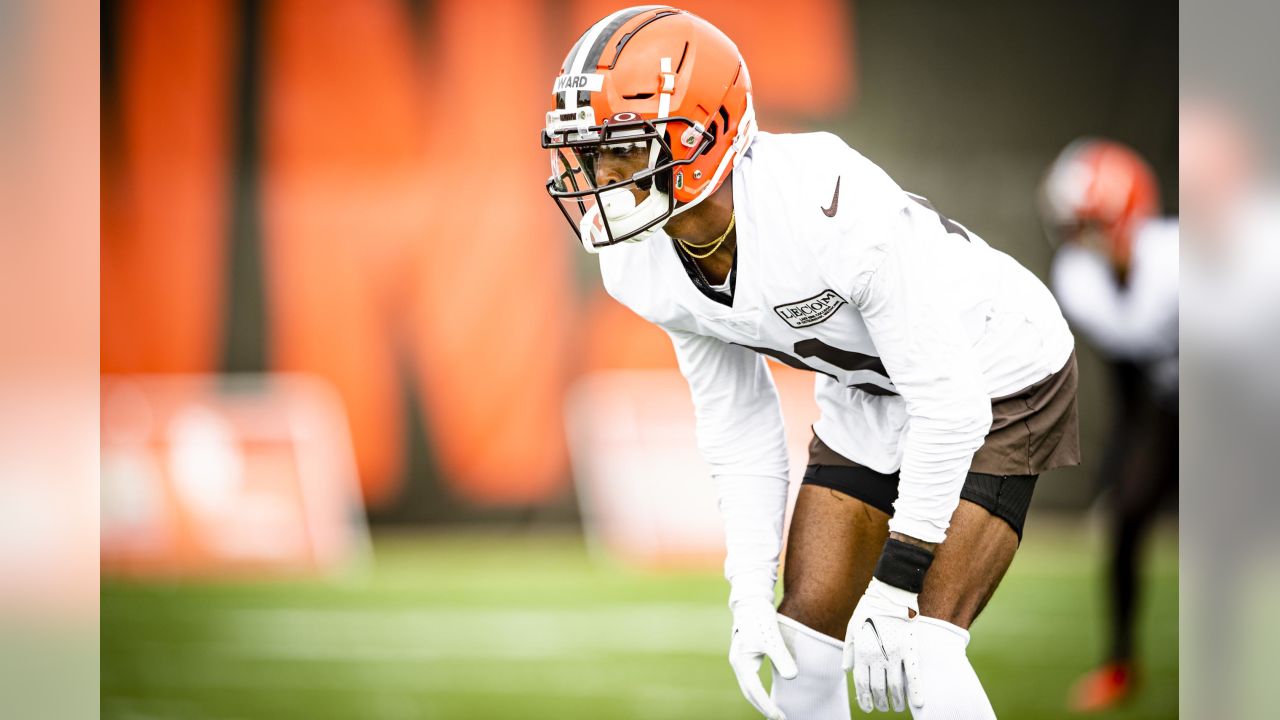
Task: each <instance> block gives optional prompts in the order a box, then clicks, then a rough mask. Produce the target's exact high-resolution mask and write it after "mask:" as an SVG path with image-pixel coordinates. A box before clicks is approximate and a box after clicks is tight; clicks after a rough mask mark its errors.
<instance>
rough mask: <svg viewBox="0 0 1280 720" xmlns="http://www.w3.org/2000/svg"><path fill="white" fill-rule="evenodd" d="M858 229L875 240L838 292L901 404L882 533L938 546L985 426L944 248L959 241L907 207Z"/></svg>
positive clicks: (978, 381)
mask: <svg viewBox="0 0 1280 720" xmlns="http://www.w3.org/2000/svg"><path fill="white" fill-rule="evenodd" d="M918 212H923V211H918ZM858 231H859V232H861V233H866V234H871V235H874V236H876V237H878V238H881V239H882V241H881V242H879V243H877V245H876V249H875V252H874V253H873V254H868V255H866V256H864V260H868V261H869V264H867V265H862V266H859V267H853V268H847V269H846V270H845V272H846V273H847V276H848V277H849V278H850V279H849V281H848V284H847V285H845V287H848V288H849V293H850V297H851V299H852V302H853V303H854V304H855V306H856V307H858V309H859V310H860V311H861V313H862V317H863V320H864V321H865V322H866V325H867V329H868V331H869V333H870V335H871V339H872V342H873V343H874V344H875V346H876V351H877V352H878V353H879V355H880V359H881V361H882V362H883V363H884V366H885V369H886V370H887V371H888V373H889V376H890V378H892V380H893V383H894V385H895V387H896V388H897V391H898V394H899V395H901V396H902V398H903V399H904V400H905V402H906V407H907V430H906V436H905V438H904V447H903V458H902V467H901V472H900V480H899V485H898V499H897V501H896V502H895V503H894V517H893V519H892V520H890V522H889V529H890V530H892V531H895V532H900V533H903V534H906V535H909V536H911V537H914V538H917V539H920V540H923V541H926V542H934V543H936V542H942V540H943V539H945V537H946V531H947V528H948V527H949V525H950V520H951V515H952V513H953V512H955V509H956V506H957V505H958V504H959V502H960V491H961V488H962V487H963V486H964V479H965V476H966V475H967V474H968V471H969V465H970V463H971V462H972V460H973V454H974V452H976V451H977V449H978V448H979V447H981V445H982V442H983V440H984V438H985V437H986V435H987V432H988V431H989V430H990V429H991V419H992V418H991V401H990V399H989V398H988V397H987V394H986V392H985V390H984V385H983V382H982V375H981V370H980V368H979V364H978V358H977V357H976V353H975V351H974V350H973V349H972V347H971V344H970V343H969V342H968V340H967V337H966V334H965V332H964V330H963V327H962V325H961V318H960V317H959V313H958V311H957V310H956V309H955V303H954V302H949V300H948V292H947V288H948V286H949V285H952V284H954V283H955V282H958V279H957V278H954V277H952V276H950V275H949V273H954V272H955V269H954V267H953V266H951V264H950V263H948V262H947V260H946V257H947V255H948V253H947V252H943V250H944V249H945V246H943V245H941V244H942V243H948V242H949V243H962V242H965V241H964V240H962V239H961V238H958V237H953V236H949V235H948V234H947V233H946V232H945V231H944V229H943V228H941V226H939V225H938V224H937V223H936V221H935V222H932V223H930V222H924V221H921V222H912V213H911V211H910V210H909V209H901V210H897V211H893V212H882V213H879V214H878V215H876V216H874V217H869V218H865V219H864V222H863V223H861V227H859V228H858Z"/></svg>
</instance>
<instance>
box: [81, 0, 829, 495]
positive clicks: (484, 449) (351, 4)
mask: <svg viewBox="0 0 1280 720" xmlns="http://www.w3.org/2000/svg"><path fill="white" fill-rule="evenodd" d="M623 5H624V3H607V2H597V1H595V0H577V1H576V2H573V3H570V4H569V5H568V7H567V8H566V12H564V13H563V14H560V13H557V14H556V15H555V16H554V17H547V16H546V10H547V6H545V5H542V4H537V3H528V2H519V1H516V0H510V1H508V2H488V3H477V2H468V1H466V0H438V1H437V2H433V3H428V4H426V5H425V6H422V7H424V8H425V10H423V11H421V12H420V14H419V13H416V12H415V11H414V10H413V8H412V6H411V4H410V3H406V2H403V1H402V0H332V1H330V2H326V3H324V4H323V5H317V4H315V3H310V2H306V1H305V0H273V1H272V2H267V3H261V4H257V3H240V4H232V3H225V2H212V1H209V0H197V1H193V2H181V3H169V2H161V1H159V0H135V1H133V2H124V3H121V4H120V5H119V6H118V8H119V9H118V12H119V14H120V19H119V25H120V36H121V41H120V43H119V53H120V55H119V59H118V67H119V75H120V77H119V82H118V86H119V88H120V93H119V98H118V103H117V105H116V106H115V107H107V109H105V110H104V118H103V127H104V131H103V220H102V259H103V260H102V287H103V289H102V297H103V310H102V326H103V343H102V370H103V372H104V373H121V372H194V371H209V370H218V369H219V367H218V365H219V357H220V353H221V352H222V350H223V343H224V341H225V338H226V337H227V333H226V330H227V328H225V327H223V325H224V318H225V317H227V316H228V313H227V311H226V308H227V303H228V302H229V301H230V300H231V298H229V297H228V293H229V290H228V288H227V287H226V280H227V277H228V274H229V272H230V265H229V254H230V245H231V243H230V239H231V237H232V232H233V231H234V229H233V225H232V223H231V222H230V220H231V214H232V212H233V207H232V205H233V203H232V198H231V197H230V191H231V189H232V187H233V186H232V183H231V174H232V169H233V165H232V158H233V149H234V147H235V144H234V141H235V137H234V136H235V133H236V132H242V131H244V129H243V128H240V129H237V128H236V127H235V123H234V122H233V118H235V117H236V114H235V113H236V111H237V108H236V107H234V105H235V103H236V98H237V94H236V92H235V89H236V88H235V87H234V85H235V79H236V77H237V72H239V69H240V67H241V65H240V63H242V62H244V58H243V54H244V53H243V52H242V51H243V49H244V48H243V38H242V37H240V35H239V33H240V29H241V28H243V27H244V22H243V21H244V18H243V17H241V16H240V14H239V13H240V9H243V8H253V9H254V10H253V11H254V12H258V13H260V15H259V16H258V17H259V18H260V20H261V23H262V24H261V46H260V48H261V59H260V63H261V67H260V68H258V70H259V73H260V75H259V79H258V82H259V94H260V97H259V101H258V106H257V107H256V108H254V110H255V112H254V113H251V114H248V115H247V116H248V117H250V118H252V122H254V123H256V125H255V127H254V130H255V131H256V132H257V137H258V146H259V148H260V149H259V152H260V157H259V158H257V159H256V160H257V162H256V164H255V165H253V166H252V169H253V170H254V171H256V172H258V173H259V174H258V175H257V176H256V177H257V185H258V187H260V188H261V195H260V197H259V198H258V201H259V203H260V207H261V227H260V228H257V234H258V236H260V238H261V245H260V247H258V248H257V249H256V250H257V252H259V253H260V255H261V261H262V267H263V273H262V275H263V283H264V284H265V288H264V306H265V307H264V310H263V312H265V324H264V327H265V328H266V341H265V346H266V349H267V353H268V354H267V357H266V363H267V365H268V367H267V368H265V369H269V370H281V371H296V372H306V373H314V374H317V375H319V376H321V377H323V378H325V379H327V380H328V381H329V382H330V383H332V384H333V385H334V386H335V387H336V389H337V390H338V392H339V394H340V396H341V398H342V400H343V403H344V405H345V406H346V411H347V414H348V416H349V418H350V422H351V427H352V434H353V441H354V445H355V449H356V457H357V463H358V468H359V473H360V478H361V483H362V487H363V489H364V493H365V496H366V499H367V501H368V502H369V503H370V504H371V505H374V506H378V505H387V504H390V503H392V502H394V501H395V499H396V498H397V497H398V496H399V493H400V492H401V489H402V485H403V480H404V478H403V475H404V472H405V458H406V456H407V451H406V447H405V442H404V440H405V433H406V428H405V424H404V419H405V399H406V397H407V396H408V395H407V394H412V395H413V396H415V397H416V398H417V400H418V402H419V403H420V405H421V407H422V408H423V409H424V410H425V414H426V426H427V431H428V433H429V434H430V439H429V444H430V447H431V453H432V456H433V458H435V461H436V463H437V465H438V467H439V469H440V470H441V474H442V475H443V477H444V478H445V480H446V482H447V483H448V486H449V487H451V488H452V489H453V491H455V492H456V493H457V494H459V495H460V496H461V497H463V498H466V499H469V500H471V501H474V502H477V503H481V504H502V503H530V502H540V501H545V500H548V499H551V498H554V497H557V496H558V495H560V494H561V493H562V492H563V491H564V490H565V489H566V488H567V482H568V474H569V471H568V467H567V461H566V455H565V448H564V432H563V421H562V408H561V404H562V401H563V400H562V398H563V395H564V390H565V387H566V386H567V384H568V382H569V380H570V379H571V378H572V376H574V375H576V374H578V373H580V372H582V371H584V370H587V369H591V368H596V367H629V366H636V365H639V366H654V365H660V366H668V367H670V366H672V364H673V359H672V357H671V352H670V349H669V347H668V344H667V341H666V338H665V336H663V335H662V333H661V332H660V331H657V330H656V329H654V328H652V327H649V326H647V325H645V324H644V323H643V321H641V320H639V319H638V318H635V317H634V316H632V315H631V314H630V313H629V312H627V311H625V310H624V309H622V308H620V307H619V306H616V305H614V304H612V301H611V300H608V299H607V298H605V297H604V295H603V293H602V292H601V291H600V290H599V285H598V283H597V282H592V283H591V284H590V289H589V290H588V291H587V292H586V293H585V295H584V294H583V293H582V292H580V291H578V290H577V289H575V287H576V285H577V284H578V281H577V280H575V272H574V266H575V263H578V262H584V260H583V258H581V257H579V255H580V251H579V250H578V249H577V248H576V245H575V244H574V243H573V242H572V235H571V233H570V231H569V229H568V228H567V227H564V223H563V220H562V218H561V217H560V215H559V213H558V211H557V210H556V209H555V206H554V204H553V203H552V202H551V201H550V200H549V199H548V198H547V197H546V195H545V192H544V190H543V182H544V180H545V177H546V173H547V164H546V158H545V157H544V155H543V153H542V151H541V150H540V149H539V148H538V145H537V139H536V137H537V133H538V131H539V129H540V128H541V125H542V119H543V116H544V114H545V112H546V110H547V109H548V108H549V107H550V105H549V103H550V87H551V82H552V79H553V76H554V74H555V72H556V68H557V67H558V66H559V61H560V59H561V58H562V57H563V54H564V52H566V51H567V49H568V48H569V47H570V46H571V45H572V42H573V40H574V39H575V38H576V36H577V34H578V33H580V32H582V31H583V30H584V29H585V28H587V27H588V26H589V25H590V24H591V23H592V22H594V21H595V20H596V19H598V18H599V17H602V16H604V15H605V14H607V13H609V12H611V11H612V10H614V9H617V8H618V7H622V6H623ZM689 8H690V9H692V10H694V11H695V12H699V13H700V14H703V15H704V16H705V17H707V18H708V19H710V20H711V21H712V22H715V23H717V24H720V25H721V26H722V27H723V28H724V29H725V30H726V32H728V33H729V34H730V35H731V36H733V37H734V38H735V39H736V41H737V42H738V43H739V45H740V46H741V48H742V50H743V52H744V54H745V55H746V57H747V58H748V61H749V63H750V67H751V69H752V76H753V80H754V82H755V85H756V89H757V93H758V107H759V109H760V114H761V116H762V125H763V126H764V127H765V129H779V125H778V124H777V123H776V122H773V123H771V122H770V119H771V118H779V119H780V121H783V122H790V121H794V119H796V118H805V117H815V116H820V115H824V114H829V113H832V112H835V111H836V110H838V109H840V108H842V107H845V106H846V104H847V103H848V102H849V101H850V98H851V96H852V88H853V77H854V74H853V70H852V67H853V65H852V38H851V37H849V32H848V27H849V23H848V17H847V15H846V13H847V12H848V10H847V9H846V8H845V6H844V5H842V4H840V3H837V2H833V1H829V0H796V1H795V2H790V3H787V4H786V5H785V6H781V5H777V4H773V3H767V4H766V3H734V2H728V1H721V0H705V1H700V2H693V3H689ZM239 240H240V241H241V242H242V243H243V240H244V238H239ZM585 262H590V261H589V260H585Z"/></svg>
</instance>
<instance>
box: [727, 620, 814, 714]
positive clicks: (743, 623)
mask: <svg viewBox="0 0 1280 720" xmlns="http://www.w3.org/2000/svg"><path fill="white" fill-rule="evenodd" d="M765 657H768V658H769V661H770V662H772V663H773V667H774V668H776V669H777V671H778V674H779V675H781V676H782V677H784V678H786V679H788V680H790V679H791V678H794V677H795V676H796V672H797V670H796V661H795V659H794V658H792V657H791V653H790V652H789V651H788V650H787V646H786V645H785V644H784V643H783V642H782V633H781V632H779V630H778V612H777V611H776V610H774V608H773V603H771V602H769V601H768V600H765V599H763V598H747V599H744V600H741V601H739V602H737V603H735V604H734V606H733V640H732V641H730V643H729V665H730V666H731V667H732V668H733V674H734V675H737V676H738V687H740V688H742V694H743V695H744V696H745V697H746V698H747V702H750V703H751V704H752V705H754V706H755V708H756V710H759V711H760V713H761V714H762V715H764V716H765V717H767V718H769V720H786V717H787V716H786V715H784V714H783V713H782V710H780V709H778V706H777V705H775V704H774V703H773V700H772V699H770V697H769V693H767V692H765V689H764V684H762V683H761V682H760V675H759V673H760V666H761V664H762V663H763V661H764V658H765Z"/></svg>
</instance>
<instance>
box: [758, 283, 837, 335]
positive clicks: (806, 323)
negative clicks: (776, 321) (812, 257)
mask: <svg viewBox="0 0 1280 720" xmlns="http://www.w3.org/2000/svg"><path fill="white" fill-rule="evenodd" d="M841 305H844V298H842V297H840V296H839V295H837V294H836V291H835V290H823V291H822V292H820V293H818V294H817V295H814V296H813V297H811V298H807V299H805V300H800V301H799V302H793V303H788V304H786V305H779V306H777V307H775V308H774V309H773V311H774V312H776V313H778V317H780V318H782V319H783V321H784V322H786V323H787V324H788V325H790V326H791V327H793V328H805V327H810V326H812V325H817V324H818V323H820V322H822V321H823V320H826V319H827V318H829V317H831V316H832V314H834V313H835V311H836V310H839V309H840V306H841Z"/></svg>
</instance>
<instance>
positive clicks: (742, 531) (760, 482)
mask: <svg viewBox="0 0 1280 720" xmlns="http://www.w3.org/2000/svg"><path fill="white" fill-rule="evenodd" d="M667 334H668V335H670V336H671V342H672V344H673V345H674V347H675V351H676V358H677V360H678V361H679V364H680V371H681V373H683V374H684V377H685V379H686V380H687V381H688V383H689V391H690V394H691V395H692V396H693V404H694V411H695V416H696V419H697V438H698V449H699V451H700V452H701V454H702V457H703V459H704V460H706V462H707V464H708V465H710V466H711V474H712V475H713V476H714V477H715V480H716V485H717V490H718V494H719V505H720V514H721V516H722V517H723V519H724V528H725V546H726V555H725V577H726V578H727V579H728V580H729V582H730V584H731V587H732V590H731V592H730V596H729V600H730V603H731V604H732V603H734V602H737V601H738V600H741V599H745V598H748V597H764V598H766V599H768V600H769V601H770V602H772V600H773V587H774V583H775V582H776V581H777V572H778V558H779V555H780V553H781V550H782V524H783V517H784V515H785V513H786V503H787V477H788V461H787V450H786V438H785V434H784V431H783V424H782V411H781V408H780V406H779V403H778V393H777V390H776V389H775V387H774V384H773V376H772V375H770V374H769V371H768V368H767V367H766V365H765V362H764V359H763V358H762V357H760V356H759V355H757V354H756V353H754V352H752V351H751V350H749V349H747V348H744V347H739V346H737V345H730V344H727V343H724V342H722V341H720V340H717V339H715V338H710V337H706V336H702V335H697V334H694V333H690V332H685V331H680V330H672V329H667Z"/></svg>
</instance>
